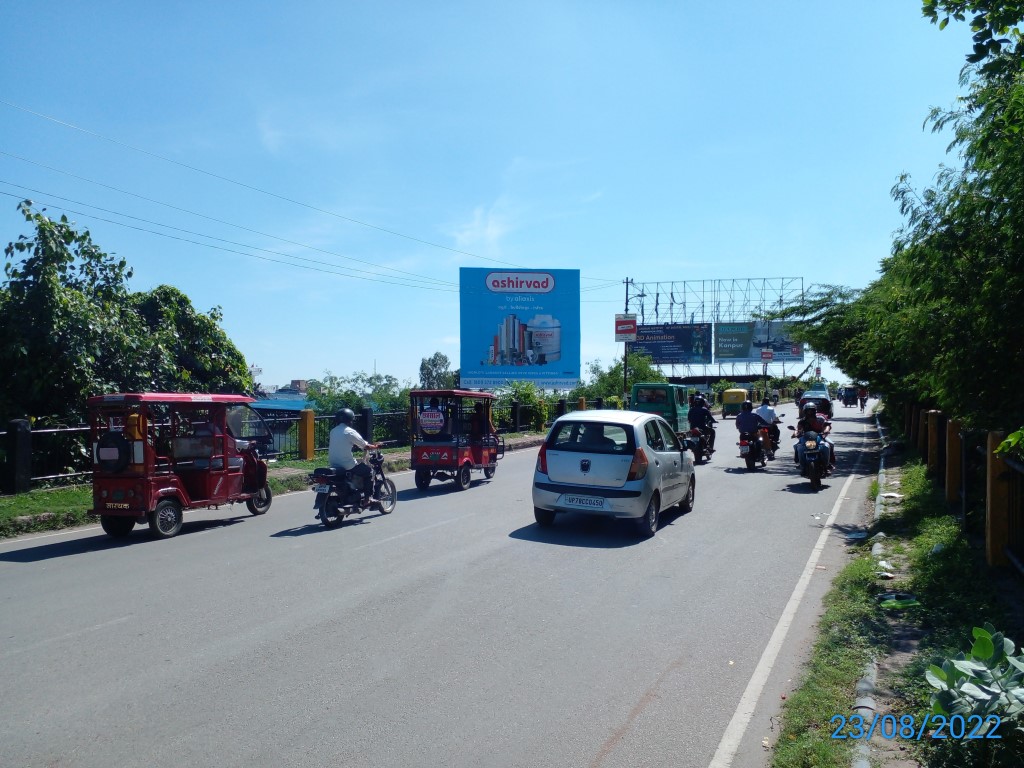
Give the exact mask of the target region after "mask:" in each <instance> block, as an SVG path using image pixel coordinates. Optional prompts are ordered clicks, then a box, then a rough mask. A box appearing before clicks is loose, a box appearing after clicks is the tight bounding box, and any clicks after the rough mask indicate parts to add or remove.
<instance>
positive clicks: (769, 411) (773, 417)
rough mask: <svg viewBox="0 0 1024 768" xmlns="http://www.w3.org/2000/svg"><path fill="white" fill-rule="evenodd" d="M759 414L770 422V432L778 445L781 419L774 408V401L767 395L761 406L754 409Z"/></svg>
mask: <svg viewBox="0 0 1024 768" xmlns="http://www.w3.org/2000/svg"><path fill="white" fill-rule="evenodd" d="M754 413H756V414H757V415H758V416H760V417H761V418H762V419H764V420H765V421H766V422H768V433H769V434H770V435H771V436H772V441H773V442H774V443H775V444H776V445H778V443H779V422H780V421H781V419H780V418H779V415H778V414H777V413H776V412H775V409H774V408H772V402H771V400H769V399H768V398H767V397H766V398H764V399H763V400H762V401H761V407H760V408H758V409H757V410H755V411H754Z"/></svg>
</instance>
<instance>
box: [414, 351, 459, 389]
mask: <svg viewBox="0 0 1024 768" xmlns="http://www.w3.org/2000/svg"><path fill="white" fill-rule="evenodd" d="M458 386H459V372H458V371H452V370H451V360H449V359H448V356H447V355H444V354H442V353H440V352H435V353H434V354H433V355H431V356H430V357H424V358H423V360H422V361H421V362H420V389H455V388H456V387H458Z"/></svg>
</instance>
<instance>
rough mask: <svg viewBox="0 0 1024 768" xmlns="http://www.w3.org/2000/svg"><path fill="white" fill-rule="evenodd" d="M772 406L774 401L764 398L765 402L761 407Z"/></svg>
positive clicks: (763, 401) (762, 402)
mask: <svg viewBox="0 0 1024 768" xmlns="http://www.w3.org/2000/svg"><path fill="white" fill-rule="evenodd" d="M771 404H772V401H771V400H769V399H768V398H767V397H766V398H764V399H763V400H761V405H771Z"/></svg>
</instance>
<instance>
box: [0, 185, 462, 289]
mask: <svg viewBox="0 0 1024 768" xmlns="http://www.w3.org/2000/svg"><path fill="white" fill-rule="evenodd" d="M0 183H3V184H7V185H8V186H12V187H17V188H19V189H24V190H27V191H28V192H35V193H37V194H40V195H49V196H50V197H53V198H55V199H57V200H64V201H65V202H69V203H73V204H74V205H84V206H85V207H87V208H92V209H94V210H97V211H103V212H104V213H109V214H112V215H114V216H121V217H123V218H126V219H132V220H134V221H140V222H142V223H144V224H152V225H153V226H155V227H163V228H165V229H170V230H174V231H175V232H182V233H184V234H187V235H195V236H196V237H205V238H207V239H208V240H215V241H217V242H221V243H227V244H228V245H237V246H239V247H240V248H250V249H252V250H254V251H262V252H263V253H269V254H272V255H275V256H283V257H285V258H288V259H298V260H299V261H308V262H310V263H312V264H320V265H322V266H325V267H337V268H338V269H347V270H350V271H351V272H362V273H364V274H367V275H374V276H376V277H385V276H384V275H381V274H380V273H379V272H369V271H367V270H365V269H351V268H350V267H340V266H338V265H335V264H330V263H328V262H326V261H318V260H316V259H310V258H307V257H305V256H297V255H295V254H291V253H282V252H281V251H272V250H270V249H268V248H260V247H259V246H255V245H249V244H247V243H239V242H236V241H234V240H227V239H225V238H222V237H215V236H214V235H207V234H204V233H202V232H193V231H192V230H189V229H183V228H181V227H175V226H172V225H170V224H163V223H161V222H159V221H151V220H149V219H143V218H141V217H139V216H132V215H131V214H128V213H122V212H120V211H112V210H110V209H109V208H102V207H100V206H98V205H92V204H90V203H83V202H81V201H80V200H71V199H70V198H67V197H62V196H61V195H54V194H52V193H50V192H44V191H42V190H39V189H33V188H31V187H26V186H23V185H21V184H15V183H13V182H10V181H6V180H4V179H0ZM2 194H6V195H10V193H8V192H4V193H2ZM10 196H11V197H20V196H18V195H10ZM46 205H49V206H51V207H58V208H62V206H54V204H52V203H46ZM69 210H70V209H69ZM79 215H83V216H95V214H88V213H82V214H79ZM98 220H99V221H108V219H98ZM111 223H115V224H116V223H118V222H111ZM140 231H143V232H150V231H151V230H147V229H141V228H140ZM154 234H159V233H154ZM189 242H191V241H189ZM306 247H308V246H306ZM282 263H283V262H282ZM335 274H346V273H341V272H337V273H335ZM348 276H350V277H358V275H356V274H351V275H348ZM420 282H424V281H420ZM434 282H438V283H443V284H445V285H449V286H454V285H455V283H452V282H448V281H440V280H434ZM390 284H391V285H410V286H411V285H412V284H411V283H390ZM423 287H429V286H423Z"/></svg>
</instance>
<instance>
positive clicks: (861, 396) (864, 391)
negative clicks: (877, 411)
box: [857, 387, 868, 411]
mask: <svg viewBox="0 0 1024 768" xmlns="http://www.w3.org/2000/svg"><path fill="white" fill-rule="evenodd" d="M857 400H859V401H860V409H861V410H862V411H863V410H864V406H866V405H867V404H868V388H867V387H861V388H860V389H858V390H857Z"/></svg>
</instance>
